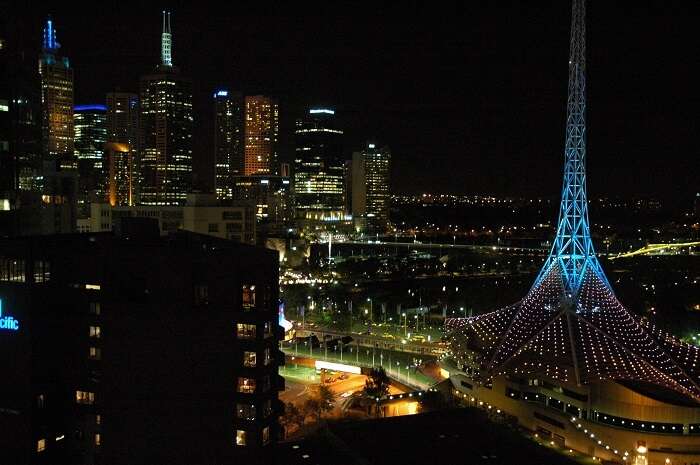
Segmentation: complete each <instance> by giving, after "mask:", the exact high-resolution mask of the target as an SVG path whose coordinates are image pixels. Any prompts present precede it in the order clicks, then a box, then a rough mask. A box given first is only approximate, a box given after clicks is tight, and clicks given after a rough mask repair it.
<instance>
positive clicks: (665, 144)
mask: <svg viewBox="0 0 700 465" xmlns="http://www.w3.org/2000/svg"><path fill="white" fill-rule="evenodd" d="M479 8H482V7H479ZM475 9H476V7H471V10H468V12H469V13H471V15H467V17H472V16H475V17H478V18H479V21H478V22H477V23H476V24H472V22H471V21H472V20H467V21H466V22H465V23H464V24H460V23H458V22H457V21H456V20H454V19H443V21H442V22H441V24H442V27H441V28H440V30H439V31H438V32H436V33H435V37H431V35H430V34H428V33H429V32H430V31H429V28H428V27H427V26H422V25H415V24H413V25H411V24H408V23H406V24H404V23H400V22H399V21H398V19H393V18H389V19H387V17H386V15H385V14H383V13H386V12H384V11H382V10H381V9H380V10H379V11H378V12H377V13H376V14H375V15H372V16H371V17H369V18H368V17H366V16H365V19H364V20H361V17H362V13H363V11H361V10H360V11H358V12H357V14H356V16H351V17H347V18H344V19H341V18H340V17H339V16H336V15H334V14H333V11H331V10H326V11H324V13H325V14H326V16H327V17H325V16H324V17H320V16H318V13H317V15H316V16H304V14H303V13H304V11H303V10H301V11H297V12H296V16H295V17H301V18H304V21H302V22H301V23H299V24H297V23H295V21H287V20H285V19H284V18H286V16H284V12H279V13H278V14H276V15H272V16H269V15H268V16H265V17H263V16H262V13H261V12H260V11H255V10H251V9H246V8H242V11H241V12H239V13H240V14H238V15H236V14H234V12H233V11H230V10H226V9H223V10H217V14H216V15H213V14H211V13H212V12H211V11H210V10H207V9H203V10H201V11H197V10H193V9H191V8H189V7H186V6H176V7H175V8H173V9H172V29H173V31H172V33H173V54H174V56H175V57H176V59H175V62H176V64H177V65H178V66H179V67H181V69H183V73H185V74H187V75H189V76H191V77H192V79H193V86H194V92H193V93H194V114H195V125H196V127H195V133H194V138H195V140H201V141H202V143H201V144H199V146H198V148H197V151H196V153H194V165H195V167H194V169H195V173H194V175H195V178H196V179H195V184H197V185H203V186H205V187H211V186H213V173H209V172H208V170H207V169H205V167H206V166H207V165H208V164H210V163H211V159H212V158H213V142H212V141H211V140H208V139H211V137H209V136H210V134H211V133H212V132H213V118H212V116H211V114H210V113H211V111H210V108H211V107H210V102H211V101H210V98H211V93H212V91H213V90H214V89H215V88H217V87H219V86H225V87H227V88H229V89H231V90H232V91H240V92H242V93H244V94H247V95H252V94H256V93H264V94H266V95H271V96H275V97H278V98H279V99H280V106H281V108H280V118H281V121H280V126H281V127H280V133H281V147H282V153H281V155H282V157H283V158H287V159H288V158H289V157H290V156H291V154H292V152H293V140H292V139H293V137H291V136H290V133H291V132H292V131H291V129H292V127H293V122H294V119H295V118H297V117H298V116H299V115H300V114H301V113H302V112H303V109H304V108H305V107H307V106H308V105H329V106H332V107H334V108H335V109H336V111H337V115H338V118H339V119H340V121H341V122H342V125H343V127H344V128H346V134H347V140H348V143H347V144H346V147H347V148H346V150H347V151H348V153H351V152H352V151H353V150H357V149H358V148H359V147H362V144H363V143H364V141H365V140H366V139H368V138H373V137H374V138H377V139H381V140H382V141H384V142H385V143H387V144H388V145H390V146H391V147H392V150H393V152H394V153H395V154H397V158H396V161H397V163H396V164H395V167H394V168H393V172H392V187H393V188H394V190H395V191H397V192H407V193H417V192H425V191H430V190H434V189H430V186H433V185H439V186H441V187H440V191H441V192H454V193H462V192H464V193H492V194H498V195H500V194H515V193H524V194H527V195H556V193H557V192H556V189H554V188H552V187H551V186H548V185H547V184H546V183H540V182H534V183H532V182H527V180H524V179H522V176H517V175H516V174H515V173H517V172H522V171H523V170H526V169H527V170H529V173H530V176H531V179H533V178H534V179H535V180H536V181H539V180H540V179H545V178H546V177H548V176H552V175H554V174H556V173H555V172H554V171H553V170H552V169H551V166H552V165H553V163H551V162H552V161H556V160H558V159H560V158H559V156H560V155H559V151H558V149H557V147H556V145H555V144H553V143H552V142H551V141H552V140H556V136H560V135H561V134H562V132H563V129H564V117H565V115H564V114H563V112H562V111H561V109H560V108H559V107H558V106H557V105H558V102H559V101H560V100H561V98H563V96H564V95H565V92H566V88H565V87H564V86H562V85H561V82H562V81H563V78H564V76H565V73H564V71H563V70H562V69H560V68H561V67H558V66H556V64H557V63H559V60H560V59H561V58H562V57H565V56H566V49H565V47H564V46H562V44H561V43H560V42H559V41H557V40H556V38H557V37H558V36H559V34H560V33H561V32H563V30H564V29H565V27H566V26H565V24H563V23H562V22H561V21H559V19H560V18H561V17H563V16H562V15H565V14H566V11H565V10H566V8H565V5H563V4H562V5H559V4H557V3H556V2H548V3H547V4H543V5H538V6H536V7H532V8H530V9H525V8H523V7H518V6H515V5H514V4H510V3H508V2H506V3H505V4H503V5H499V6H485V7H483V11H476V10H475ZM126 12H127V11H126V10H123V9H122V10H119V9H117V11H116V12H115V13H114V14H116V15H117V16H119V15H122V14H126ZM136 12H137V13H139V14H137V15H135V18H134V21H133V22H132V24H133V25H132V29H131V30H133V31H134V32H135V33H137V34H134V37H133V38H132V37H130V36H129V35H128V34H127V37H123V38H120V40H119V41H118V42H115V41H114V40H113V38H111V37H110V31H111V30H112V29H111V28H115V27H116V26H109V25H107V26H105V27H97V26H96V25H97V24H103V23H104V22H102V21H99V18H100V17H101V16H100V15H102V14H103V13H101V12H98V11H95V10H84V11H81V12H80V14H78V12H75V11H69V10H68V9H64V10H61V11H56V12H51V13H52V14H53V15H54V18H55V22H56V24H57V25H58V26H57V30H58V34H59V36H60V37H61V38H62V39H61V45H62V47H63V48H62V52H63V53H65V54H66V55H68V56H70V57H71V64H72V66H73V68H74V70H75V75H76V78H75V91H76V97H75V102H76V104H84V103H101V102H102V100H103V99H104V94H105V93H106V92H108V91H112V90H114V87H116V86H120V87H121V89H122V90H123V91H135V90H136V89H137V83H138V81H137V80H138V76H139V75H140V74H143V73H147V72H150V71H152V67H153V63H154V62H156V61H157V60H158V59H159V57H160V40H159V39H160V37H159V35H160V30H159V28H158V27H156V26H158V22H157V21H158V19H159V14H160V11H159V10H158V9H156V8H148V9H142V10H138V11H136ZM44 13H46V12H45V11H39V10H38V8H33V7H29V8H28V9H25V10H23V11H19V12H18V14H19V15H20V16H21V17H22V18H27V20H26V26H27V29H29V30H37V31H39V30H40V27H41V21H40V20H39V18H41V17H42V15H44ZM691 13H692V11H689V10H688V9H687V8H686V7H684V6H678V5H675V6H674V5H671V6H670V7H668V8H666V9H664V10H663V11H660V4H656V5H654V4H652V5H649V6H647V7H640V8H638V9H635V10H625V9H623V7H622V6H615V5H598V4H595V5H593V6H592V7H591V8H590V14H591V16H592V17H595V18H596V22H595V23H593V25H592V30H591V31H590V38H589V39H590V40H591V42H592V44H594V45H598V46H596V49H597V50H598V51H597V52H596V53H595V54H593V55H592V56H591V61H592V63H593V65H594V66H595V69H596V70H597V71H596V73H594V74H593V75H592V76H591V78H590V79H589V83H590V87H591V96H590V100H591V107H592V108H595V109H596V110H597V111H598V112H599V113H600V114H601V118H600V121H598V122H597V123H596V124H594V125H592V126H591V128H590V135H591V137H590V141H591V150H592V151H594V152H595V153H596V154H598V155H599V157H598V159H599V160H600V162H599V163H592V164H591V166H590V171H591V173H592V178H593V181H592V182H591V187H590V190H591V194H592V195H596V194H599V193H602V192H606V193H608V194H610V195H621V196H629V195H646V194H648V195H657V196H659V197H661V198H663V199H672V200H673V201H676V202H686V203H689V202H690V195H692V194H693V193H694V189H695V188H694V187H693V186H692V185H693V184H694V179H695V178H694V176H693V170H692V169H691V167H692V164H691V161H690V159H689V158H687V157H685V152H686V151H687V150H688V149H687V147H689V146H691V143H692V132H693V122H692V118H689V116H690V115H692V111H693V110H692V107H693V103H692V102H693V101H694V100H695V98H696V96H695V95H694V92H695V91H694V88H693V86H692V83H691V82H690V75H692V73H687V71H686V72H683V70H684V69H685V70H687V69H688V67H691V68H692V67H694V66H695V63H694V60H695V59H694V58H692V56H691V55H690V54H689V53H688V51H689V50H692V48H693V44H694V43H696V42H697V38H695V37H694V35H693V33H692V28H691V27H690V26H691V24H690V21H689V19H688V17H689V16H692V14H691ZM80 18H83V19H84V18H88V19H89V18H94V19H95V21H89V20H87V21H85V24H81V25H80V27H77V26H76V23H77V22H78V21H80ZM504 18H505V19H504ZM507 18H511V19H513V20H514V19H515V18H520V20H518V21H508V20H507ZM263 19H264V20H265V21H267V22H266V23H265V24H268V25H269V27H270V29H271V30H274V31H276V34H273V35H272V36H265V35H264V34H262V33H260V32H255V30H254V25H255V24H257V23H259V22H260V21H263ZM382 20H385V23H381V21H382ZM35 23H36V24H35ZM93 24H95V25H93ZM224 25H227V26H228V27H229V29H226V28H224ZM203 31H206V33H205V34H202V32H203ZM224 31H226V35H225V36H224V35H223V33H224ZM231 31H233V32H231ZM312 31H315V32H314V34H311V32H312ZM319 33H320V34H321V37H322V40H320V41H313V40H311V37H312V36H315V34H319ZM278 36H279V37H285V40H280V39H278V38H277V37H278ZM516 36H520V37H523V38H524V39H525V40H522V41H520V42H519V43H518V42H514V44H515V46H514V47H507V46H505V44H506V43H508V42H512V40H513V38H514V37H516ZM649 37H655V39H654V40H650V39H649ZM137 38H138V39H137ZM33 39H34V37H33V36H32V34H29V35H28V36H27V38H26V39H24V40H25V41H27V42H30V43H29V44H28V45H31V46H32V47H37V44H34V43H33V42H35V41H36V40H33ZM94 42H97V43H101V44H103V45H104V46H103V47H100V53H99V54H98V53H96V49H95V47H93V46H92V44H93V43H94ZM603 43H605V46H602V44H603ZM137 44H138V45H137ZM142 44H146V45H145V46H143V45H142ZM404 49H406V50H407V49H411V50H413V55H412V56H407V54H406V53H405V52H402V50H404ZM202 50H206V53H202ZM525 57H527V59H525ZM622 57H625V60H623V59H622ZM645 57H648V58H645ZM643 59H647V60H648V61H650V62H652V63H655V64H657V65H658V66H651V67H649V66H646V67H644V72H638V71H636V69H637V67H636V66H635V65H634V64H633V63H638V62H640V60H643ZM115 60H121V62H122V63H123V64H124V66H123V67H120V69H114V65H113V62H114V61H115ZM689 60H691V61H690V62H689ZM650 68H651V69H650ZM88 69H89V70H90V73H89V75H93V74H94V75H96V76H98V79H90V80H89V81H87V80H85V79H84V78H83V79H81V78H80V75H81V74H82V75H83V76H86V75H88V71H87V70H88ZM276 70H279V71H278V72H276ZM509 73H513V74H512V76H513V77H517V79H511V78H510V77H509V76H510V75H511V74H509ZM639 95H644V98H643V99H639V98H638V96H639ZM440 115H443V116H442V118H441V117H440ZM524 121H525V122H526V124H523V122H524ZM611 126H613V127H616V128H617V130H616V131H615V133H614V134H613V133H611V132H610V131H608V130H607V129H606V128H608V127H611ZM639 129H644V133H645V134H644V136H643V137H640V136H638V135H637V133H638V131H639ZM399 160H400V161H401V162H400V163H399ZM426 163H427V165H428V166H429V167H432V168H434V169H432V170H429V172H428V173H426V172H425V170H423V168H424V167H425V164H426ZM503 163H509V164H510V165H512V166H513V167H514V169H513V170H509V172H504V171H503V170H501V169H500V168H501V165H502V164H503ZM440 167H447V168H449V169H445V170H442V169H439V168H440ZM622 169H625V170H626V174H627V175H626V176H623V175H619V173H621V170H622ZM454 174H458V176H454ZM638 180H644V181H645V182H643V183H642V182H639V181H638ZM650 184H652V185H650ZM532 185H534V186H536V187H532Z"/></svg>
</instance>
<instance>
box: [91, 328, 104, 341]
mask: <svg viewBox="0 0 700 465" xmlns="http://www.w3.org/2000/svg"><path fill="white" fill-rule="evenodd" d="M101 335H102V329H101V328H100V327H99V326H90V337H94V338H95V339H99V338H100V336H101Z"/></svg>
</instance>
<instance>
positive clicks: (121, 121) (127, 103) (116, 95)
mask: <svg viewBox="0 0 700 465" xmlns="http://www.w3.org/2000/svg"><path fill="white" fill-rule="evenodd" d="M106 103H107V142H111V143H114V144H117V145H112V146H109V147H110V148H112V149H115V150H114V152H109V149H108V148H107V147H106V148H105V155H107V156H109V157H111V158H109V159H105V162H104V166H105V168H104V174H105V183H106V186H107V190H106V193H107V198H106V200H107V201H108V202H110V203H111V202H112V200H114V201H115V202H116V204H117V205H124V203H122V200H123V199H124V197H122V196H120V195H117V196H116V197H110V196H109V195H111V194H109V192H110V191H109V189H112V188H114V189H115V192H122V193H124V192H128V193H129V196H128V202H127V203H126V204H128V205H132V204H135V203H137V202H138V201H139V186H140V182H139V181H140V180H139V177H138V174H139V169H138V164H137V163H138V159H139V155H138V154H139V149H138V147H139V97H138V95H137V94H134V93H131V92H109V93H108V94H107V97H106ZM125 148H128V154H125V152H123V149H125ZM109 163H116V165H112V166H110V165H109ZM124 163H126V165H125V164H124ZM115 167H116V168H117V169H116V171H114V168H115ZM127 168H128V169H127ZM110 169H112V171H110ZM124 170H126V171H124ZM127 172H128V176H126V174H125V173H127ZM110 173H115V175H116V174H118V173H122V174H120V175H119V180H117V179H115V178H113V177H111V174H110ZM126 180H128V183H127V185H123V182H124V181H126Z"/></svg>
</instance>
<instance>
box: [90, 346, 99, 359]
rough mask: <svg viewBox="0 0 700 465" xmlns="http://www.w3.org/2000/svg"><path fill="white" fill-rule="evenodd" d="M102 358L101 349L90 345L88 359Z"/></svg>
mask: <svg viewBox="0 0 700 465" xmlns="http://www.w3.org/2000/svg"><path fill="white" fill-rule="evenodd" d="M101 358H102V350H101V349H100V348H99V347H90V360H100V359H101Z"/></svg>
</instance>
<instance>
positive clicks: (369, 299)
mask: <svg viewBox="0 0 700 465" xmlns="http://www.w3.org/2000/svg"><path fill="white" fill-rule="evenodd" d="M367 302H369V325H370V326H372V320H373V319H374V318H373V317H372V306H373V302H372V298H371V297H367Z"/></svg>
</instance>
